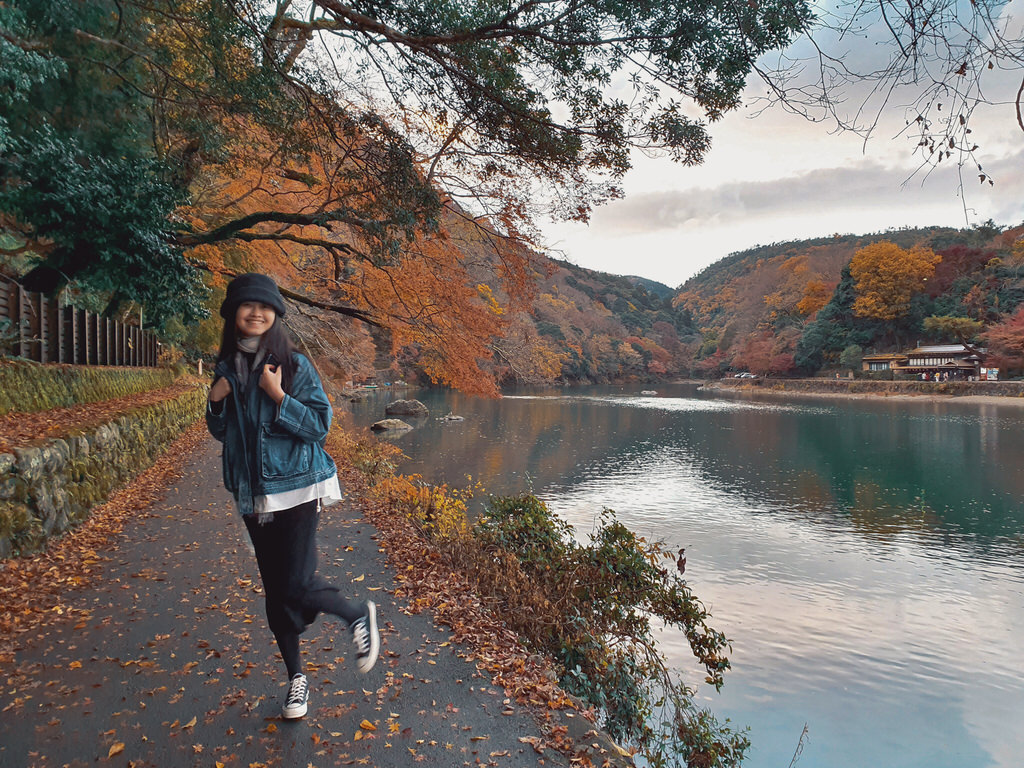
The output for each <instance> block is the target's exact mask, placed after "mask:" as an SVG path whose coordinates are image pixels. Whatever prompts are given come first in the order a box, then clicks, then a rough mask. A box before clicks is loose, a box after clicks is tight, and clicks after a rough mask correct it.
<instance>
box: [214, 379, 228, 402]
mask: <svg viewBox="0 0 1024 768" xmlns="http://www.w3.org/2000/svg"><path fill="white" fill-rule="evenodd" d="M230 394H231V382H229V381H228V380H227V379H225V378H223V377H221V378H219V379H217V380H216V381H215V382H213V386H212V387H210V402H211V403H219V402H220V401H221V400H223V399H224V398H225V397H227V396H228V395H230Z"/></svg>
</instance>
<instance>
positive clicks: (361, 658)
mask: <svg viewBox="0 0 1024 768" xmlns="http://www.w3.org/2000/svg"><path fill="white" fill-rule="evenodd" d="M352 642H353V643H355V644H356V669H358V670H359V671H360V672H369V671H370V670H371V669H373V665H374V664H376V663H377V654H378V652H379V651H380V633H379V632H378V631H377V606H375V605H374V604H373V601H372V600H367V601H366V613H365V614H364V615H363V616H362V617H360V618H358V619H356V621H355V623H354V624H353V625H352Z"/></svg>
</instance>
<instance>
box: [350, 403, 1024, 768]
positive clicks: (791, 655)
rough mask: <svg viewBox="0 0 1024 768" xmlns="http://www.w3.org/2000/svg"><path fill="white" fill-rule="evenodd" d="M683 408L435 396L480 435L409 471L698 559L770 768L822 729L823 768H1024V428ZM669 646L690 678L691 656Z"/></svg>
mask: <svg viewBox="0 0 1024 768" xmlns="http://www.w3.org/2000/svg"><path fill="white" fill-rule="evenodd" d="M666 394H667V395H669V396H667V397H665V396H663V397H638V396H636V395H635V394H634V393H630V392H625V391H623V390H614V389H610V388H609V389H604V390H587V391H586V392H577V393H569V394H565V393H557V392H555V393H520V394H519V395H517V396H515V397H510V398H506V399H504V400H502V401H478V400H474V399H470V398H465V397H463V396H459V395H454V394H445V393H420V394H419V395H418V396H420V397H421V399H423V400H424V401H425V402H426V403H427V405H428V407H430V408H431V410H432V411H433V412H434V413H447V412H449V411H454V412H455V413H458V414H460V415H463V416H465V417H466V421H465V422H456V423H445V422H439V421H436V420H434V419H428V420H426V421H424V422H422V423H421V424H420V425H419V426H418V427H417V429H416V430H414V431H413V432H412V433H409V434H407V435H406V436H405V437H403V438H402V441H401V443H400V444H401V445H402V448H403V450H405V451H406V452H407V453H408V454H409V456H410V461H409V462H408V466H406V467H405V470H406V471H416V472H421V473H422V474H424V475H425V476H426V477H427V478H428V479H431V480H435V481H449V482H454V483H461V482H462V481H463V480H464V478H465V475H467V474H469V475H472V476H473V477H474V478H479V479H481V480H482V481H483V483H484V485H485V486H486V487H487V488H488V489H490V490H492V491H495V492H502V493H504V492H517V491H520V490H523V489H524V488H527V487H532V488H533V489H534V490H536V492H537V493H538V494H539V495H540V496H541V497H542V498H544V499H545V500H546V501H547V502H548V503H549V504H551V505H552V507H553V508H554V509H555V510H556V511H558V513H559V514H560V515H562V516H563V517H565V518H566V519H568V520H569V521H570V522H572V523H573V524H574V525H576V527H577V528H578V529H580V530H582V531H587V530H590V528H591V526H592V525H593V523H594V519H595V517H596V516H597V514H598V513H599V512H600V510H601V509H602V508H604V507H611V508H614V509H616V510H617V512H618V513H619V517H620V519H622V520H624V521H625V522H626V523H627V524H628V525H630V526H631V527H632V528H633V529H634V530H636V531H638V532H639V533H641V534H644V535H651V536H654V537H659V538H663V539H666V540H667V541H668V542H669V543H671V544H672V545H673V546H686V547H687V555H688V558H689V561H688V567H687V578H688V581H689V583H690V584H691V586H693V587H694V589H695V591H696V592H697V594H698V595H700V596H701V597H702V598H703V599H704V600H705V602H706V603H708V604H709V606H710V607H711V609H712V613H713V615H714V617H715V622H714V623H715V626H718V627H720V628H722V629H724V630H725V631H726V633H727V634H728V635H729V636H730V637H732V638H733V639H734V641H735V645H734V654H733V663H734V671H733V673H732V674H731V675H730V676H728V677H727V682H726V686H725V688H724V689H723V694H722V695H721V696H717V695H715V694H714V693H713V692H711V693H708V694H707V695H708V696H710V697H713V698H714V702H713V709H714V710H715V711H716V712H720V713H724V714H726V715H728V716H730V717H732V719H733V720H734V721H736V722H739V723H746V724H749V725H750V726H751V728H752V734H751V736H752V739H753V741H754V744H755V750H754V753H753V755H752V756H751V759H750V760H749V761H748V763H747V765H748V766H752V768H760V767H761V766H764V767H765V768H767V767H768V766H773V767H774V766H779V765H783V766H784V765H787V764H788V762H789V760H790V758H791V757H792V754H793V750H794V748H795V746H796V742H797V739H798V737H799V734H800V731H801V729H802V727H803V724H804V723H805V722H806V723H808V725H809V729H810V739H811V740H810V742H809V744H808V745H807V746H806V748H805V750H804V753H803V757H802V758H801V763H802V764H807V765H814V766H817V767H819V768H847V767H848V768H861V766H865V765H880V766H912V767H913V768H946V767H947V766H948V767H949V768H953V766H957V768H959V766H963V765H971V766H1016V765H1018V764H1019V759H1018V758H1017V756H1019V755H1020V754H1021V753H1022V752H1024V733H1022V732H1021V731H1020V730H1019V729H1018V728H1017V727H1016V713H1019V712H1020V711H1021V710H1022V707H1024V660H1022V657H1021V654H1020V653H1019V648H1020V640H1019V638H1020V637H1021V636H1022V632H1024V546H1022V542H1024V539H1022V537H1021V531H1022V523H1024V511H1022V505H1021V502H1020V499H1021V498H1022V493H1021V491H1022V490H1024V478H1022V474H1024V461H1022V459H1024V430H1022V429H1021V427H1022V426H1024V423H1022V422H1024V409H1020V408H1017V407H1013V406H1011V407H1007V406H998V405H971V404H968V403H960V402H956V401H953V402H935V403H932V402H919V401H907V400H901V401H899V402H887V401H853V402H836V401H823V400H806V401H797V402H793V401H791V402H783V401H779V400H758V399H756V398H754V397H750V396H739V397H736V396H733V397H728V398H723V397H721V396H715V395H712V394H710V393H703V392H697V391H695V390H694V389H693V388H689V389H684V388H680V389H678V390H676V391H673V392H669V393H666ZM382 411H383V400H382V399H376V400H372V401H367V402H366V403H362V404H357V406H356V408H355V409H354V413H353V418H354V419H355V420H356V422H357V423H362V424H368V423H370V422H372V421H373V420H376V419H377V418H380V414H381V413H382ZM662 647H663V648H664V649H665V651H666V653H667V654H668V655H669V656H670V658H671V659H672V660H673V662H674V663H675V664H677V665H678V667H679V668H680V669H681V670H682V673H683V674H684V675H687V674H691V662H690V659H689V654H688V650H687V648H686V646H685V641H684V639H683V638H681V637H677V636H675V635H673V634H672V633H670V632H665V633H664V635H663V636H662Z"/></svg>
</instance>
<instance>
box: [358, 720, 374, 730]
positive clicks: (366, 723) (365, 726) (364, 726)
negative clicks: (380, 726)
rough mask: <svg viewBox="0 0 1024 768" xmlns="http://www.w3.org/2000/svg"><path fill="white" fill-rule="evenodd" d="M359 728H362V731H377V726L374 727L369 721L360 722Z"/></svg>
mask: <svg viewBox="0 0 1024 768" xmlns="http://www.w3.org/2000/svg"><path fill="white" fill-rule="evenodd" d="M359 727H360V728H362V729H363V730H364V731H376V730H377V726H376V725H374V724H373V723H371V722H370V721H369V720H363V722H361V723H360V724H359Z"/></svg>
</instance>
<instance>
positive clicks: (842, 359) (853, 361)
mask: <svg viewBox="0 0 1024 768" xmlns="http://www.w3.org/2000/svg"><path fill="white" fill-rule="evenodd" d="M863 360H864V350H863V349H862V348H861V347H860V345H859V344H851V345H850V346H848V347H847V348H846V349H844V350H843V351H842V352H841V353H840V354H839V364H840V365H841V366H843V368H847V369H849V370H851V371H859V370H860V366H861V362H862V361H863Z"/></svg>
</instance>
